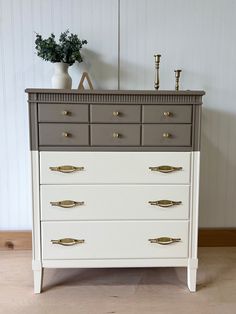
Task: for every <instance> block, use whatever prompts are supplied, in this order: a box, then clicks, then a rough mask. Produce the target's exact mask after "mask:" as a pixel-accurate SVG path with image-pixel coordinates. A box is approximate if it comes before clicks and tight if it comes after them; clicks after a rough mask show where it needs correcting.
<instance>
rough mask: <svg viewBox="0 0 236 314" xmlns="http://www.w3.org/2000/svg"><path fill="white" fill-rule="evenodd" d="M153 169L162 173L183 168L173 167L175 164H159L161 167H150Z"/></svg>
mask: <svg viewBox="0 0 236 314" xmlns="http://www.w3.org/2000/svg"><path fill="white" fill-rule="evenodd" d="M149 169H150V170H151V171H159V172H162V173H169V172H174V171H179V170H182V169H183V168H182V167H173V166H159V167H149Z"/></svg>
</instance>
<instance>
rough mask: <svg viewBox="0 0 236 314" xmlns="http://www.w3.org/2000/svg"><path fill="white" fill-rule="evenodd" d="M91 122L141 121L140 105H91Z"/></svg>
mask: <svg viewBox="0 0 236 314" xmlns="http://www.w3.org/2000/svg"><path fill="white" fill-rule="evenodd" d="M90 117H91V118H90V119H91V122H96V123H140V122H141V108H140V106H139V105H109V104H108V105H91V112H90Z"/></svg>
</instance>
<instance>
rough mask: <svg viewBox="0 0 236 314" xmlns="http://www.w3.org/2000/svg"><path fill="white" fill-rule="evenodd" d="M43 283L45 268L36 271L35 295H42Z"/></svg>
mask: <svg viewBox="0 0 236 314" xmlns="http://www.w3.org/2000/svg"><path fill="white" fill-rule="evenodd" d="M42 283H43V268H41V269H39V270H34V293H41V290H42Z"/></svg>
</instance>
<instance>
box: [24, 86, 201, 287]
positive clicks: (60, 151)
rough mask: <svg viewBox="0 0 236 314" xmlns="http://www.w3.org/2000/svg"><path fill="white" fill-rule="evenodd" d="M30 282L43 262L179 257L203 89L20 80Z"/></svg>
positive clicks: (148, 263) (187, 240) (191, 231)
mask: <svg viewBox="0 0 236 314" xmlns="http://www.w3.org/2000/svg"><path fill="white" fill-rule="evenodd" d="M26 92H27V93H28V103H29V120H30V148H31V163H32V194H33V261H32V267H33V272H34V291H35V293H40V292H41V290H42V277H43V269H44V268H71V267H73V268H75V267H79V268H95V267H96V268H99V267H186V269H187V285H188V288H189V290H190V291H195V290H196V272H197V267H198V259H197V237H198V197H199V162H200V121H201V105H202V96H203V95H204V92H203V91H107V90H93V91H78V90H56V89H27V90H26Z"/></svg>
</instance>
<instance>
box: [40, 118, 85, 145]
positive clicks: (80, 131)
mask: <svg viewBox="0 0 236 314" xmlns="http://www.w3.org/2000/svg"><path fill="white" fill-rule="evenodd" d="M88 144H89V126H88V125H87V124H80V125H78V124H70V123H40V124H39V145H40V146H61V145H62V146H75V145H80V146H87V145H88Z"/></svg>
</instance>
